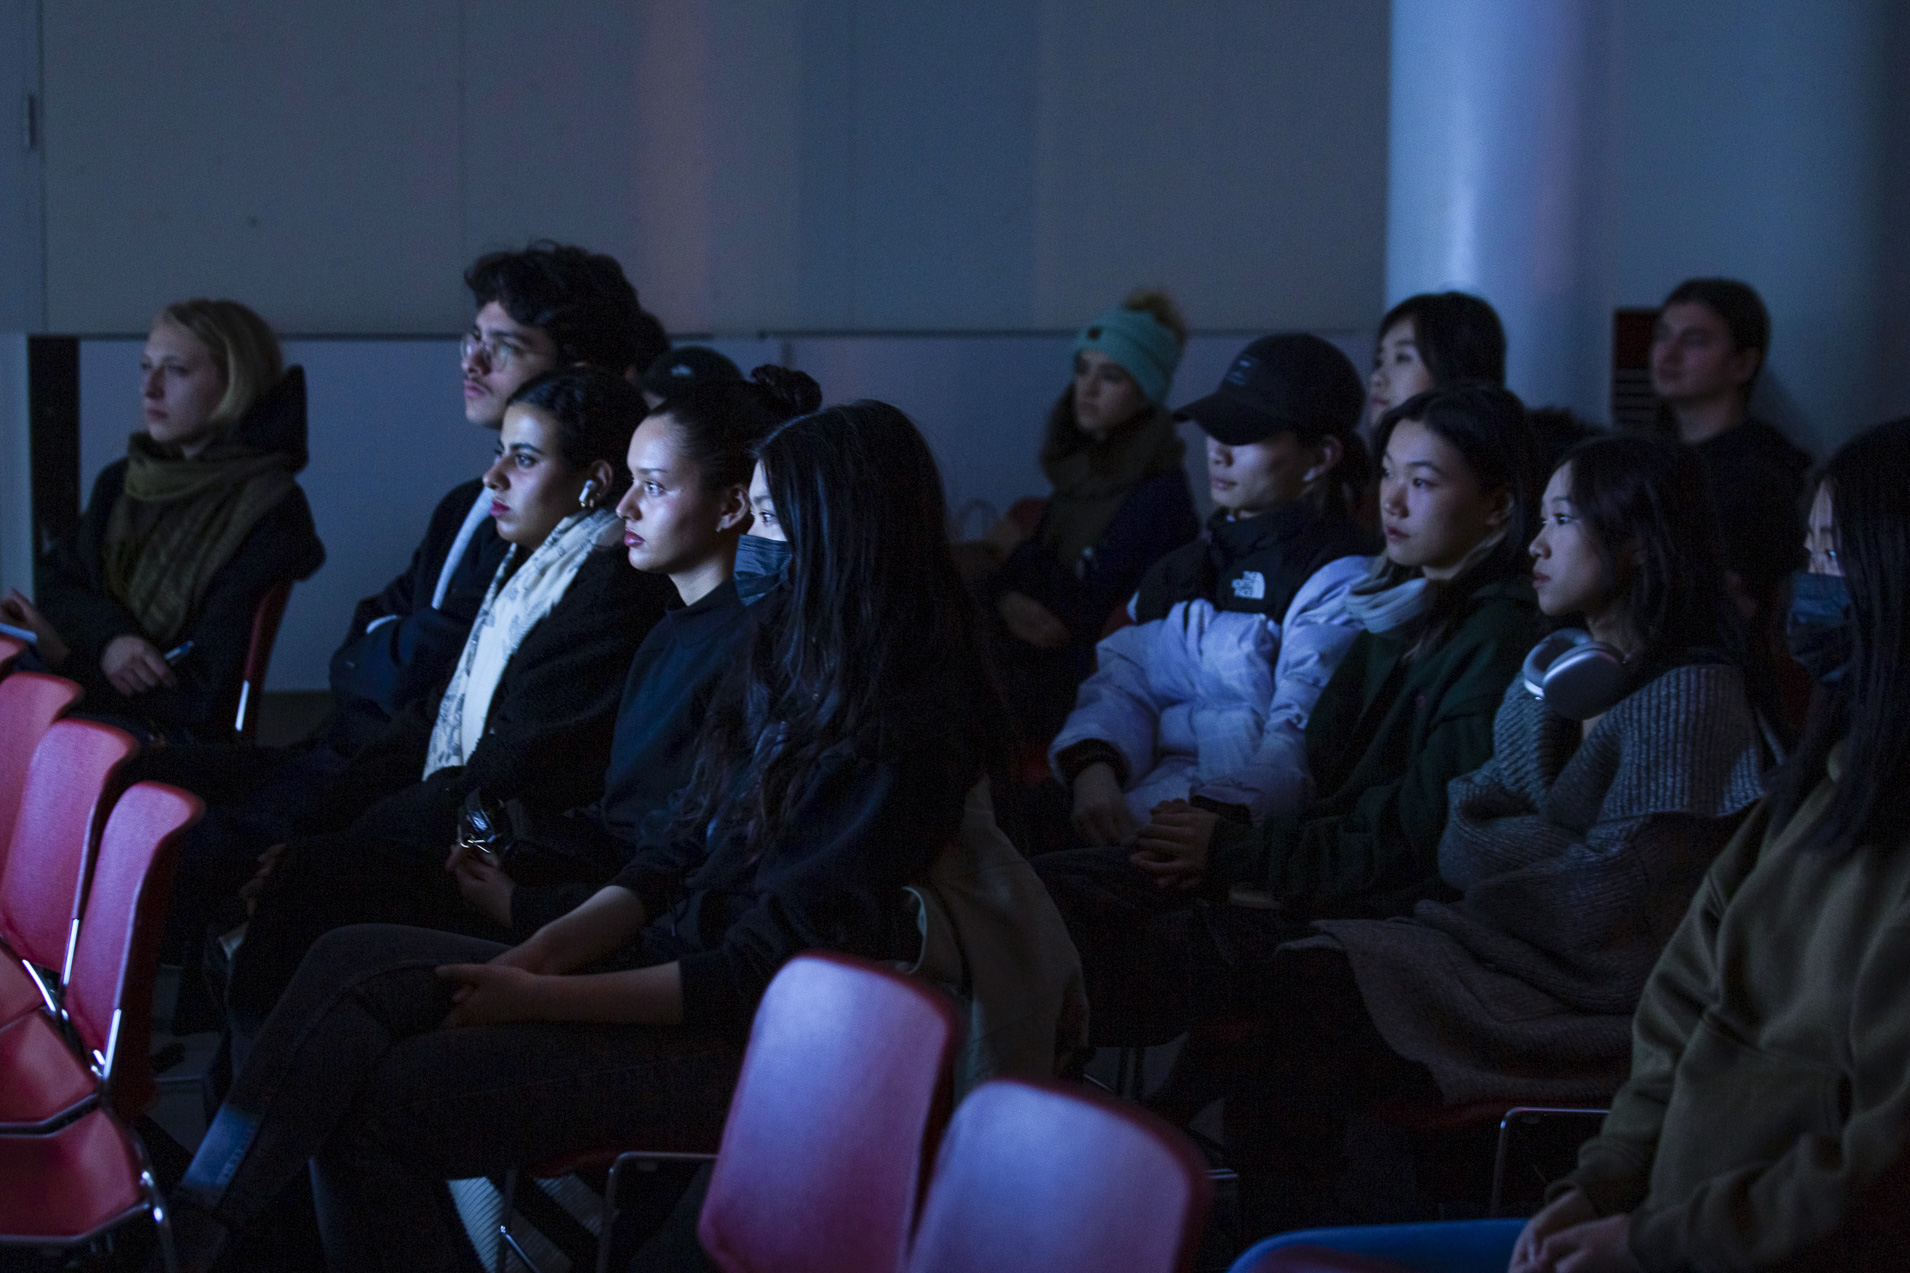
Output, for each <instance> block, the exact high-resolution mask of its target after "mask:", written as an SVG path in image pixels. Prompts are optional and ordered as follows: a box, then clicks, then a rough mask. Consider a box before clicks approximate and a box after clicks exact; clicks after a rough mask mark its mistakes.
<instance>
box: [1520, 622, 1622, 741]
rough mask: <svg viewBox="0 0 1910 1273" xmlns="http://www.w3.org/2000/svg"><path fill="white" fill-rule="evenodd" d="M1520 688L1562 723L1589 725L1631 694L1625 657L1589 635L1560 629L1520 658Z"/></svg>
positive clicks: (1573, 629)
mask: <svg viewBox="0 0 1910 1273" xmlns="http://www.w3.org/2000/svg"><path fill="white" fill-rule="evenodd" d="M1524 677H1525V688H1526V689H1528V690H1531V691H1532V693H1533V695H1534V696H1536V697H1538V698H1540V699H1543V700H1544V701H1545V705H1546V706H1547V707H1549V708H1550V709H1552V710H1553V711H1554V712H1557V713H1558V714H1559V715H1560V716H1563V717H1564V718H1565V719H1566V720H1590V719H1591V718H1592V717H1594V716H1597V715H1599V714H1600V713H1601V712H1607V711H1610V710H1611V709H1612V708H1613V707H1616V706H1617V705H1618V702H1619V700H1621V699H1623V698H1624V697H1625V695H1627V694H1629V693H1630V692H1631V669H1630V668H1628V667H1626V666H1625V656H1624V655H1622V654H1620V653H1619V652H1618V650H1617V649H1616V648H1614V647H1612V646H1609V645H1607V644H1605V643H1604V642H1603V641H1595V640H1593V639H1592V634H1591V633H1589V632H1583V631H1580V630H1579V629H1578V628H1561V629H1560V630H1559V631H1557V632H1554V633H1553V634H1552V635H1551V636H1549V637H1546V638H1545V639H1544V640H1543V641H1540V642H1539V643H1538V644H1537V645H1535V646H1533V647H1532V652H1531V653H1530V654H1528V655H1526V656H1525V671H1524Z"/></svg>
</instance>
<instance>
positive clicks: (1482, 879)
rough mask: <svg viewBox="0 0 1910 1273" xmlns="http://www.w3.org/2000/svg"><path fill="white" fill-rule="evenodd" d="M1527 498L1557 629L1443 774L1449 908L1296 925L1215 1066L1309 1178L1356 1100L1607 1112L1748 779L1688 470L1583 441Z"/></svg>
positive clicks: (1751, 766)
mask: <svg viewBox="0 0 1910 1273" xmlns="http://www.w3.org/2000/svg"><path fill="white" fill-rule="evenodd" d="M1540 513H1541V516H1542V518H1543V521H1542V522H1541V525H1540V528H1539V531H1538V534H1537V535H1536V537H1534V539H1533V540H1532V546H1531V553H1532V557H1533V563H1534V564H1533V575H1532V580H1533V584H1534V587H1535V590H1536V591H1537V593H1538V598H1539V608H1540V609H1541V610H1542V611H1544V612H1545V614H1546V615H1547V616H1548V617H1550V618H1552V619H1554V620H1559V621H1566V622H1571V623H1575V624H1582V625H1583V627H1582V628H1579V629H1566V630H1565V631H1564V632H1562V633H1558V634H1555V635H1553V636H1552V637H1548V638H1547V639H1546V640H1545V641H1543V642H1541V643H1540V644H1539V646H1538V647H1536V648H1535V650H1534V651H1533V653H1532V655H1531V657H1529V658H1528V659H1527V661H1526V667H1525V672H1524V675H1523V676H1522V677H1521V678H1520V679H1518V680H1516V681H1514V682H1513V684H1512V685H1511V686H1509V687H1508V688H1507V690H1506V692H1505V697H1504V699H1503V701H1502V702H1501V704H1500V706H1499V711H1498V716H1497V718H1496V720H1495V722H1494V726H1493V751H1492V758H1491V759H1490V760H1489V761H1488V762H1487V763H1486V764H1485V765H1484V766H1482V767H1481V768H1479V769H1478V770H1476V771H1474V772H1473V773H1470V774H1467V775H1465V776H1463V777H1461V778H1458V779H1456V780H1455V781H1454V782H1453V783H1452V785H1451V788H1450V799H1451V804H1452V817H1451V820H1450V821H1449V822H1448V823H1447V826H1446V830H1445V834H1444V836H1443V837H1442V838H1441V839H1440V843H1439V876H1440V879H1441V881H1442V882H1443V883H1444V884H1445V885H1446V886H1447V888H1449V889H1450V890H1451V891H1452V893H1453V894H1454V895H1455V896H1456V900H1454V901H1452V902H1435V901H1422V902H1420V903H1419V905H1418V906H1417V908H1416V909H1415V910H1414V912H1413V915H1412V917H1411V918H1410V919H1405V920H1402V919H1393V920H1388V921H1384V922H1382V921H1375V920H1328V921H1322V922H1320V923H1319V924H1317V925H1316V927H1317V928H1318V929H1320V930H1322V931H1323V932H1324V933H1325V934H1326V936H1324V937H1316V938H1312V939H1310V940H1306V941H1302V942H1299V943H1296V944H1295V945H1292V946H1288V947H1284V948H1282V949H1281V950H1280V951H1279V952H1278V953H1277V954H1276V956H1275V957H1274V959H1273V961H1272V963H1271V964H1270V966H1269V967H1268V968H1267V969H1266V971H1265V974H1264V976H1265V983H1264V984H1265V988H1264V990H1263V992H1262V993H1261V995H1260V996H1258V1000H1259V1010H1260V1012H1261V1013H1262V1014H1264V1016H1265V1018H1266V1020H1267V1021H1268V1023H1269V1026H1268V1029H1267V1031H1266V1034H1265V1036H1264V1037H1262V1038H1259V1039H1255V1040H1252V1041H1251V1042H1250V1043H1247V1044H1244V1045H1243V1046H1242V1047H1241V1048H1240V1049H1239V1052H1238V1056H1239V1058H1240V1059H1241V1060H1242V1061H1243V1062H1245V1063H1247V1064H1250V1065H1252V1066H1253V1067H1254V1068H1255V1069H1256V1070H1257V1071H1258V1072H1257V1073H1256V1074H1255V1078H1254V1083H1255V1085H1256V1087H1258V1088H1259V1089H1261V1090H1260V1091H1259V1092H1258V1093H1257V1096H1256V1098H1255V1099H1254V1100H1253V1101H1252V1102H1251V1104H1252V1106H1253V1107H1254V1108H1255V1109H1257V1110H1258V1111H1259V1120H1258V1121H1259V1125H1258V1126H1256V1127H1255V1128H1253V1129H1252V1133H1251V1134H1252V1135H1255V1136H1257V1137H1259V1138H1260V1139H1261V1140H1262V1143H1266V1144H1273V1145H1278V1146H1279V1159H1280V1161H1281V1162H1282V1163H1285V1164H1287V1165H1288V1169H1289V1170H1292V1171H1305V1172H1308V1173H1310V1174H1312V1175H1314V1176H1315V1177H1319V1176H1330V1175H1331V1172H1332V1170H1333V1167H1334V1165H1335V1164H1336V1163H1337V1161H1338V1160H1339V1157H1340V1145H1341V1141H1342V1139H1343V1134H1344V1121H1345V1118H1346V1117H1347V1116H1348V1115H1351V1114H1353V1113H1355V1112H1356V1111H1359V1110H1361V1109H1363V1108H1365V1107H1367V1106H1370V1105H1371V1104H1372V1103H1374V1102H1375V1101H1377V1100H1380V1099H1382V1098H1387V1097H1394V1096H1398V1095H1402V1094H1404V1095H1409V1096H1410V1097H1412V1098H1413V1099H1414V1100H1415V1101H1416V1102H1418V1103H1428V1104H1439V1105H1444V1106H1447V1107H1456V1106H1464V1105H1470V1104H1475V1103H1482V1102H1509V1103H1517V1104H1526V1103H1529V1104H1541V1105H1567V1106H1582V1105H1592V1104H1603V1103H1605V1102H1607V1101H1609V1100H1610V1099H1611V1097H1612V1094H1613V1093H1614V1092H1615V1091H1616V1090H1617V1089H1618V1086H1619V1084H1620V1083H1621V1082H1623V1081H1624V1078H1625V1074H1626V1072H1627V1069H1628V1067H1629V1063H1630V1059H1631V1020H1632V1011H1633V1009H1635V1008H1636V1007H1637V1005H1638V998H1639V994H1640V992H1641V991H1642V989H1643V987H1644V983H1645V979H1646V977H1647V975H1648V974H1649V973H1650V972H1651V969H1652V966H1653V964H1654V963H1655V962H1656V961H1657V958H1658V955H1659V953H1660V950H1661V948H1662V946H1663V938H1664V937H1665V935H1667V934H1668V933H1669V932H1670V931H1671V929H1672V928H1674V927H1675V926H1676V924H1677V920H1678V917H1679V916H1680V915H1681V914H1682V913H1683V912H1684V909H1685V906H1686V904H1687V903H1688V902H1689V900H1690V898H1691V896H1692V893H1693V891H1694V890H1695V889H1696V887H1697V885H1698V881H1699V880H1700V879H1701V878H1702V877H1703V875H1704V872H1705V870H1706V869H1707V868H1708V867H1709V866H1710V864H1711V861H1712V859H1713V858H1714V857H1715V856H1716V855H1717V853H1718V851H1719V850H1720V849H1721V848H1722V847H1723V846H1724V843H1725V841H1726V840H1727V839H1729V838H1730V836H1731V833H1732V832H1733V831H1734V830H1735V829H1736V827H1737V826H1738V824H1739V823H1740V822H1741V821H1742V817H1741V815H1742V814H1743V812H1744V811H1745V810H1747V809H1749V808H1750V806H1751V805H1752V804H1753V803H1755V802H1756V800H1757V799H1758V797H1759V796H1760V795H1761V794H1762V784H1761V781H1760V774H1761V771H1762V768H1763V761H1764V750H1763V747H1762V744H1761V740H1760V734H1759V729H1758V724H1757V720H1756V716H1755V713H1754V712H1753V711H1752V707H1751V703H1750V700H1749V699H1748V698H1747V695H1746V689H1745V677H1744V675H1743V673H1742V671H1741V670H1740V666H1739V661H1740V660H1741V658H1742V651H1743V650H1744V648H1745V638H1744V634H1743V631H1742V623H1741V621H1740V619H1739V616H1738V614H1737V611H1736V608H1735V607H1734V606H1733V605H1732V604H1731V602H1730V600H1729V597H1728V595H1727V594H1726V592H1725V581H1724V565H1723V561H1722V558H1721V555H1720V552H1719V549H1718V533H1717V528H1716V522H1715V517H1714V515H1713V513H1712V510H1711V501H1710V496H1709V492H1708V491H1707V489H1706V486H1705V482H1704V467H1703V463H1702V461H1701V460H1700V459H1699V458H1698V456H1697V455H1696V454H1695V453H1693V452H1692V451H1691V450H1689V449H1688V448H1685V447H1681V446H1677V445H1674V444H1671V443H1668V442H1663V441H1660V440H1658V439H1652V438H1642V437H1635V436H1634V437H1608V438H1600V439H1597V440H1594V441H1590V442H1587V443H1584V444H1583V445H1581V446H1579V447H1577V448H1575V449H1574V450H1572V451H1571V452H1570V453H1569V454H1568V455H1567V457H1566V458H1565V460H1564V461H1563V462H1562V463H1561V464H1560V465H1559V467H1558V469H1557V470H1556V471H1555V472H1554V473H1553V474H1552V478H1551V481H1550V483H1549V484H1548V485H1547V487H1546V490H1545V494H1544V497H1543V500H1542V502H1541V504H1540ZM1587 637H1589V641H1586V640H1585V638H1587ZM1591 642H1596V643H1598V644H1596V645H1593V644H1591ZM1534 687H1536V688H1537V689H1538V690H1539V691H1540V692H1538V693H1535V692H1534ZM1248 1058H1251V1059H1250V1060H1248ZM1504 1236H1505V1237H1506V1240H1507V1241H1508V1242H1509V1239H1510V1235H1509V1234H1507V1235H1504ZM1296 1240H1297V1239H1296Z"/></svg>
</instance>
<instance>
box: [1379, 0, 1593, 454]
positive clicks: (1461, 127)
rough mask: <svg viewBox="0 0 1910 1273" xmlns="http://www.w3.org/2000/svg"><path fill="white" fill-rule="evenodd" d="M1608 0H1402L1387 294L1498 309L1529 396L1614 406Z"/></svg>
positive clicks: (1517, 383) (1535, 400)
mask: <svg viewBox="0 0 1910 1273" xmlns="http://www.w3.org/2000/svg"><path fill="white" fill-rule="evenodd" d="M1613 26H1614V23H1613V5H1612V4H1611V3H1610V0H1393V42H1392V112H1391V131H1390V137H1389V170H1388V188H1387V209H1386V211H1387V216H1386V300H1387V304H1389V305H1390V304H1392V303H1394V302H1396V301H1398V300H1401V299H1402V298H1404V297H1406V296H1410V295H1412V294H1413V293H1415V292H1426V291H1440V290H1445V289H1448V288H1456V289H1458V290H1461V291H1467V292H1474V293H1477V294H1478V295H1480V296H1483V297H1485V298H1486V299H1487V300H1488V301H1490V302H1492V304H1493V306H1494V307H1495V308H1496V309H1497V310H1498V311H1499V317H1500V318H1501V319H1502V320H1503V321H1504V323H1505V328H1506V343H1507V365H1506V372H1507V380H1508V382H1509V384H1510V385H1511V387H1512V389H1513V390H1514V391H1515V392H1516V393H1518V394H1519V395H1520V396H1521V397H1523V398H1524V399H1525V400H1526V402H1527V403H1528V404H1530V405H1533V406H1540V405H1558V406H1569V407H1571V408H1573V409H1574V410H1576V411H1578V412H1580V413H1581V414H1584V415H1586V416H1589V417H1590V418H1592V419H1595V420H1605V419H1608V418H1609V414H1610V407H1609V401H1608V399H1609V396H1610V380H1611V375H1610V365H1611V354H1610V349H1611V309H1612V305H1611V296H1612V281H1611V280H1612V268H1611V244H1612V233H1611V225H1612V208H1613V183H1612V179H1611V174H1612V146H1611V137H1612V126H1613V114H1614V107H1615V103H1614V100H1613V99H1614V76H1613V44H1614V31H1613Z"/></svg>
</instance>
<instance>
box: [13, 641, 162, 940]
mask: <svg viewBox="0 0 1910 1273" xmlns="http://www.w3.org/2000/svg"><path fill="white" fill-rule="evenodd" d="M8 679H12V678H8ZM138 750H139V744H138V743H136V742H134V741H133V737H132V735H131V734H128V733H126V732H125V731H124V730H120V729H114V728H113V727H112V726H111V725H102V724H100V723H99V722H97V721H87V720H63V721H56V722H55V723H54V724H53V725H52V726H51V727H50V728H49V729H48V730H47V731H46V735H45V737H43V738H41V739H40V745H39V747H37V748H36V749H35V750H34V752H33V762H32V763H31V764H30V765H29V766H28V767H27V780H26V786H25V788H24V790H23V792H22V794H21V797H20V812H19V815H18V817H16V818H15V819H14V823H13V840H12V843H11V845H10V846H9V848H8V849H7V859H6V863H5V866H4V867H0V940H4V941H5V942H6V944H7V945H8V946H10V947H11V948H12V949H13V953H14V954H15V955H18V956H19V957H20V958H22V959H25V960H27V961H29V962H31V963H35V964H38V965H39V966H40V967H42V968H53V969H57V970H59V971H60V972H61V973H62V974H64V972H65V970H66V956H67V947H68V944H69V943H70V941H71V940H72V933H73V921H74V920H75V919H76V918H77V917H78V915H79V901H80V890H81V888H82V887H83V886H84V884H85V881H86V868H87V865H88V862H89V859H90V858H91V857H92V852H93V845H94V844H95V843H96V842H97V840H98V830H97V829H98V827H99V823H100V819H101V815H102V814H103V813H104V812H105V811H106V810H109V809H110V808H111V807H112V796H114V795H116V794H118V793H117V791H116V790H115V788H114V786H113V779H114V777H115V775H116V774H117V773H118V772H119V767H120V766H121V765H123V764H125V763H126V761H127V760H128V759H129V758H130V757H131V756H132V754H133V753H134V752H136V751H138Z"/></svg>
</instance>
